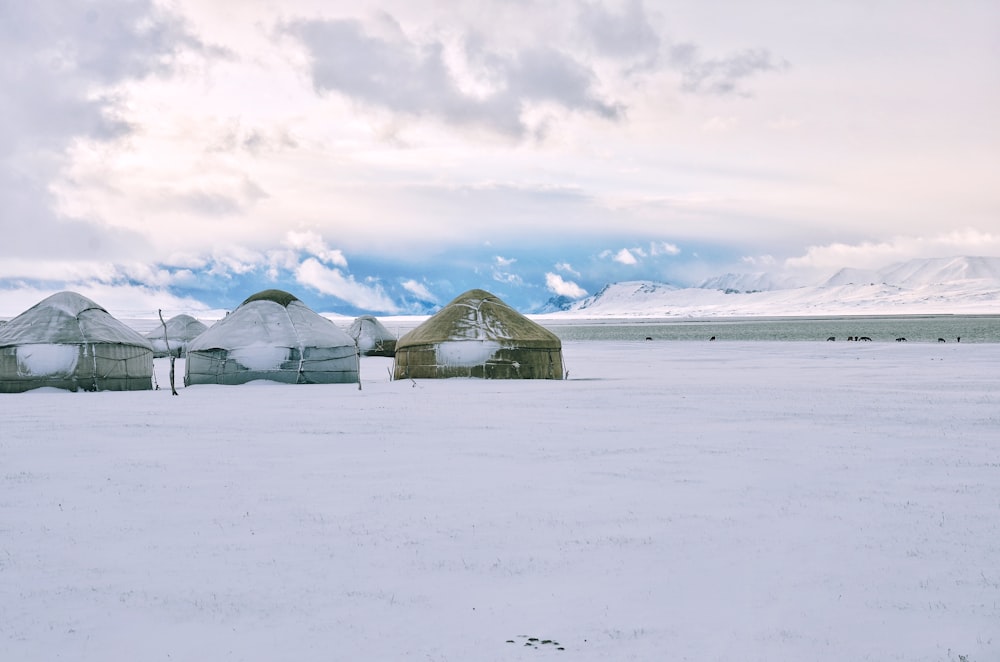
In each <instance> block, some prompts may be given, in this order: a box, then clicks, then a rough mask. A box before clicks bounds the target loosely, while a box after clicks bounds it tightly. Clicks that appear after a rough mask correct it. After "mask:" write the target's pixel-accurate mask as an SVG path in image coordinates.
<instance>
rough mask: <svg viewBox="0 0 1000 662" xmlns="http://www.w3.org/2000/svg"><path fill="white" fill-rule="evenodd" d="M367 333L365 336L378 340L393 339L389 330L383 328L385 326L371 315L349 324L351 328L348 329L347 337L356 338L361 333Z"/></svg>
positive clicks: (363, 316)
mask: <svg viewBox="0 0 1000 662" xmlns="http://www.w3.org/2000/svg"><path fill="white" fill-rule="evenodd" d="M366 331H367V335H373V337H378V338H395V336H393V335H392V332H391V331H389V329H387V328H385V325H384V324H382V322H380V321H379V320H378V318H376V317H373V316H372V315H362V316H360V317H358V318H356V319H355V320H354V321H353V322H351V326H350V327H349V328H348V330H347V333H348V335H350V336H352V337H354V338H357V337H358V336H359V335H360V334H361V333H364V332H366Z"/></svg>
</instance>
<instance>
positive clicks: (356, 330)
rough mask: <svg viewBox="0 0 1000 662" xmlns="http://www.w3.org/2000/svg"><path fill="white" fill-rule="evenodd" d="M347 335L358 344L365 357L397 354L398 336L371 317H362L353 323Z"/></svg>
mask: <svg viewBox="0 0 1000 662" xmlns="http://www.w3.org/2000/svg"><path fill="white" fill-rule="evenodd" d="M347 335H349V336H350V337H352V338H354V341H355V342H356V343H358V350H360V352H361V353H362V354H364V355H365V356H392V355H393V354H395V353H396V336H394V335H392V333H391V332H390V331H389V329H387V328H385V325H383V324H382V322H379V321H378V320H377V319H375V318H374V317H372V316H371V315H362V316H361V317H359V318H357V319H356V320H354V322H352V323H351V326H350V328H349V329H347Z"/></svg>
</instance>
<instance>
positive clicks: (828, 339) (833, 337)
mask: <svg viewBox="0 0 1000 662" xmlns="http://www.w3.org/2000/svg"><path fill="white" fill-rule="evenodd" d="M836 339H837V338H836V336H830V337H829V338H827V339H826V341H827V342H833V341H834V340H836Z"/></svg>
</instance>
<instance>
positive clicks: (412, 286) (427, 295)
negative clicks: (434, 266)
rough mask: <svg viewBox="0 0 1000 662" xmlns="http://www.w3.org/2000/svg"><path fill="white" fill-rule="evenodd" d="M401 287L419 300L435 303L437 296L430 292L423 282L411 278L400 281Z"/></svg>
mask: <svg viewBox="0 0 1000 662" xmlns="http://www.w3.org/2000/svg"><path fill="white" fill-rule="evenodd" d="M400 285H401V286H402V288H403V289H404V290H406V291H407V292H409V293H410V294H412V295H413V296H415V297H417V299H419V300H420V301H429V302H431V303H437V297H436V296H434V295H433V294H431V291H430V290H428V289H427V287H426V286H425V285H424V284H423V283H418V282H417V281H415V280H413V279H412V278H411V279H410V280H405V281H403V282H402V283H400Z"/></svg>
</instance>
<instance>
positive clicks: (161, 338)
mask: <svg viewBox="0 0 1000 662" xmlns="http://www.w3.org/2000/svg"><path fill="white" fill-rule="evenodd" d="M164 326H166V329H164ZM207 330H208V326H206V325H205V324H204V323H203V322H200V321H198V320H196V319H195V318H193V317H191V316H190V315H175V316H173V317H171V318H170V319H168V320H167V321H166V322H164V323H163V324H160V325H158V326H157V327H156V328H155V329H153V330H152V331H150V332H149V333H147V334H146V340H148V341H149V342H150V344H151V345H152V346H153V358H157V359H158V358H161V357H164V356H170V355H171V354H173V355H174V356H177V357H181V356H184V355H185V353H186V352H187V345H188V343H189V342H191V341H192V340H194V339H195V338H197V337H198V336H200V335H201V334H202V333H204V332H205V331H207ZM168 350H169V351H168Z"/></svg>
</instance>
